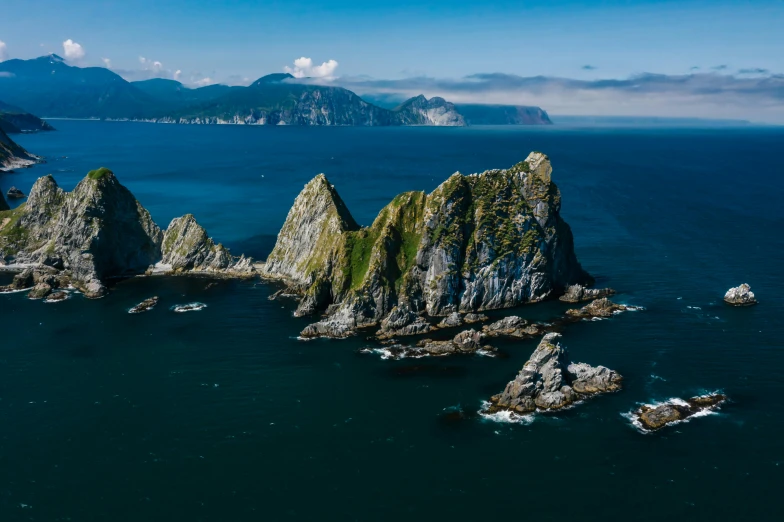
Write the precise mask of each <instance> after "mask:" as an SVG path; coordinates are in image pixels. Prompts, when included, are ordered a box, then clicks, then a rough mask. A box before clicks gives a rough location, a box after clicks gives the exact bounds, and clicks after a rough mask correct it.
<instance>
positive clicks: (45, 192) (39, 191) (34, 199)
mask: <svg viewBox="0 0 784 522" xmlns="http://www.w3.org/2000/svg"><path fill="white" fill-rule="evenodd" d="M62 193H63V191H62V189H61V188H60V187H59V186H58V185H57V182H56V181H55V179H54V177H53V176H52V175H51V174H47V175H46V176H42V177H40V178H38V179H37V180H36V182H35V183H34V184H33V188H31V189H30V194H29V195H28V197H27V208H28V209H32V208H35V207H37V206H38V205H45V204H47V203H50V202H52V200H53V198H54V197H58V196H59V195H61V194H62Z"/></svg>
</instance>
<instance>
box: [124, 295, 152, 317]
mask: <svg viewBox="0 0 784 522" xmlns="http://www.w3.org/2000/svg"><path fill="white" fill-rule="evenodd" d="M157 304H158V296H157V295H156V296H154V297H150V298H149V299H145V300H144V301H142V302H141V303H139V304H137V305H136V306H134V307H133V308H131V309H130V310H128V313H129V314H140V313H142V312H147V311H149V310H152V309H153V308H155V305H157Z"/></svg>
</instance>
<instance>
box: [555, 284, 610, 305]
mask: <svg viewBox="0 0 784 522" xmlns="http://www.w3.org/2000/svg"><path fill="white" fill-rule="evenodd" d="M611 295H615V290H613V289H612V288H585V287H584V286H583V285H570V286H568V287H567V288H566V293H564V295H562V296H561V297H559V299H560V300H561V301H563V302H565V303H580V302H582V301H590V300H592V299H598V298H600V297H608V296H611Z"/></svg>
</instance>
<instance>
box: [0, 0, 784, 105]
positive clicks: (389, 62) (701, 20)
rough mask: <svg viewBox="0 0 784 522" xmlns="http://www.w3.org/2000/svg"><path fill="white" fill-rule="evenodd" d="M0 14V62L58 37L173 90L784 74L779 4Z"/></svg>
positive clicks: (695, 1) (171, 7)
mask: <svg viewBox="0 0 784 522" xmlns="http://www.w3.org/2000/svg"><path fill="white" fill-rule="evenodd" d="M2 11H3V16H2V19H0V41H2V42H4V44H5V46H4V48H3V49H0V58H3V57H5V58H31V57H35V56H39V55H42V54H46V53H48V52H57V53H58V54H63V52H64V51H63V42H64V41H66V40H68V39H70V40H72V42H75V43H78V44H79V46H80V49H81V50H82V51H83V53H84V56H83V57H82V58H78V59H74V60H73V61H74V62H76V63H79V64H81V65H104V62H103V59H104V58H107V59H109V60H110V63H111V68H113V69H115V70H116V71H117V72H119V73H120V74H122V75H123V76H126V77H128V78H130V79H138V78H143V77H149V76H168V77H173V76H174V74H175V72H176V71H180V73H179V74H178V75H177V78H179V79H180V80H181V81H183V82H185V83H195V82H202V83H208V82H209V81H212V82H222V83H242V82H244V81H246V80H253V79H255V78H258V77H259V76H261V75H263V74H266V73H270V72H279V71H282V70H283V69H284V67H285V66H287V65H288V66H290V67H293V64H292V62H293V61H294V60H295V59H296V58H299V57H308V58H311V59H312V61H313V63H314V64H316V65H318V64H321V63H323V62H327V61H328V60H335V61H336V62H337V64H338V65H337V66H331V67H328V68H327V69H328V70H329V76H330V77H337V78H343V79H344V80H345V82H346V83H350V84H351V85H353V86H354V87H355V88H358V89H359V87H357V86H358V85H359V84H360V83H359V82H358V81H357V80H359V79H363V78H364V79H376V80H381V79H384V80H403V79H406V78H430V79H452V80H456V79H460V78H463V77H466V76H469V75H473V74H486V73H503V74H507V75H515V76H520V77H532V76H544V77H548V78H562V79H563V78H567V79H575V80H580V81H587V82H591V81H594V80H601V79H628V78H630V77H635V76H637V75H641V74H645V73H654V74H662V75H668V76H679V75H693V74H706V73H707V74H714V75H735V76H738V77H740V78H742V79H743V78H749V77H751V78H753V77H754V76H755V75H754V74H751V73H748V72H745V73H739V72H738V71H740V70H757V69H758V70H759V72H758V73H757V74H756V76H770V75H781V74H784V53H783V52H782V49H784V31H782V29H781V28H782V27H784V2H782V1H773V0H757V1H753V2H751V1H749V2H740V1H726V0H713V1H711V2H707V1H701V0H682V1H678V2H673V1H631V0H629V1H594V2H587V1H566V0H554V1H549V2H545V1H539V0H537V1H512V0H500V1H498V0H496V1H492V2H477V1H475V0H473V1H463V0H451V1H422V2H413V1H410V0H399V1H396V2H388V1H386V0H381V1H375V2H365V3H361V4H360V3H357V2H347V1H333V2H316V1H312V0H293V1H272V2H252V1H240V0H224V1H221V2H216V1H202V0H188V1H184V0H166V1H165V2H164V1H161V0H159V1H158V2H153V1H147V0H104V1H99V0H90V1H87V0H68V1H63V0H58V1H52V0H3V7H2ZM79 55H80V53H79V52H77V53H76V54H75V55H74V56H79ZM140 57H143V58H144V59H145V60H144V61H142V60H141V59H140ZM155 62H158V64H156V63H155ZM720 67H722V68H721V69H719V68H720ZM305 72H306V73H307V72H312V70H310V69H307V68H306V71H305ZM372 85H373V84H372V83H370V82H366V83H365V86H366V87H370V86H372ZM434 89H435V88H434ZM430 94H438V93H437V92H431V93H430ZM512 97H513V98H514V96H512ZM499 99H500V98H499ZM502 101H503V100H502ZM512 101H515V100H512ZM568 108H569V107H568V106H567V107H564V109H568ZM626 109H632V108H626ZM626 109H624V111H625V110H626ZM602 110H605V109H602ZM571 112H574V111H573V110H572V111H571ZM622 112H623V111H622ZM750 112H755V111H750ZM757 112H759V111H757ZM757 112H755V116H756V115H757ZM736 113H741V114H742V113H743V111H729V112H727V114H722V115H730V116H731V115H734V114H736ZM782 114H784V113H782ZM782 117H783V118H784V116H782ZM758 119H759V118H758Z"/></svg>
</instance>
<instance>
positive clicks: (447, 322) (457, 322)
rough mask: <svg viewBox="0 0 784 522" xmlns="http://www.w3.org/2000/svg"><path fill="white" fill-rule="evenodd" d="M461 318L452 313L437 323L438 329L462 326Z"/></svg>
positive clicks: (457, 314)
mask: <svg viewBox="0 0 784 522" xmlns="http://www.w3.org/2000/svg"><path fill="white" fill-rule="evenodd" d="M462 324H463V316H461V315H460V314H459V313H457V312H452V313H451V314H449V315H447V316H446V317H445V318H444V319H442V320H441V322H440V323H438V327H439V328H454V327H455V326H462Z"/></svg>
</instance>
